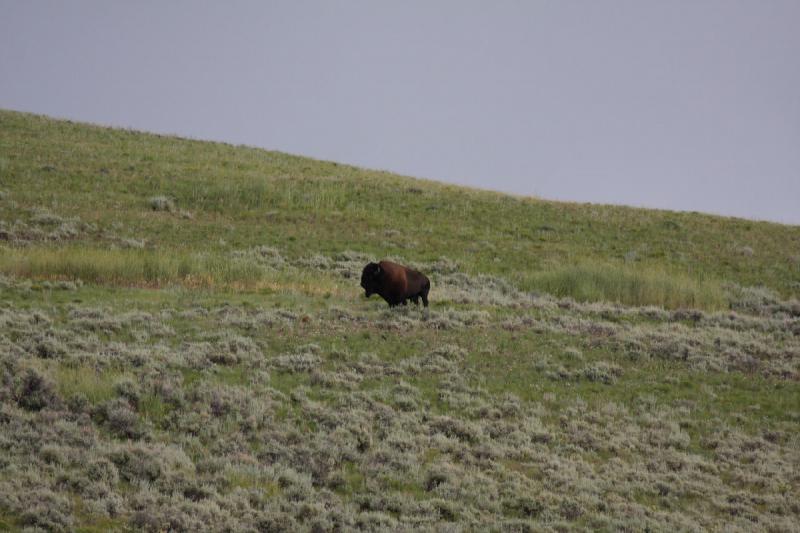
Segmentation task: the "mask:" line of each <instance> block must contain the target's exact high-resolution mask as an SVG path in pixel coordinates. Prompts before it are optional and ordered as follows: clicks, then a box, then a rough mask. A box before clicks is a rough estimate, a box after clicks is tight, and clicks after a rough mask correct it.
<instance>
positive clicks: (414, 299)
mask: <svg viewBox="0 0 800 533" xmlns="http://www.w3.org/2000/svg"><path fill="white" fill-rule="evenodd" d="M411 301H412V302H414V305H419V294H415V295H414V296H412V297H411Z"/></svg>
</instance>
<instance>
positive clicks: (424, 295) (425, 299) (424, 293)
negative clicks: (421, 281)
mask: <svg viewBox="0 0 800 533" xmlns="http://www.w3.org/2000/svg"><path fill="white" fill-rule="evenodd" d="M429 290H430V287H425V288H424V289H423V290H422V292H421V293H419V295H420V296H422V305H424V306H425V307H428V291H429Z"/></svg>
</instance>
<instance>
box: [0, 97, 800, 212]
mask: <svg viewBox="0 0 800 533" xmlns="http://www.w3.org/2000/svg"><path fill="white" fill-rule="evenodd" d="M0 110H5V111H11V112H14V113H24V114H30V115H35V116H40V117H44V118H47V119H52V120H57V121H66V122H72V123H80V124H86V125H89V126H94V127H99V128H109V129H114V130H125V131H131V132H134V133H141V134H145V135H156V136H162V137H173V138H177V139H184V140H189V141H196V142H208V143H214V144H216V143H218V144H225V145H229V146H234V147H243V148H248V149H254V150H263V151H266V152H278V153H282V154H286V155H289V156H293V157H300V158H306V159H313V160H316V161H321V162H327V163H336V164H337V165H346V166H351V167H355V168H358V169H361V170H367V171H372V172H385V173H388V174H393V175H396V176H400V177H404V178H410V179H415V180H422V181H432V182H435V183H439V184H442V185H452V186H456V187H463V188H466V189H472V190H477V191H486V192H493V193H499V194H504V195H508V196H516V197H521V198H530V199H535V200H540V201H546V202H554V203H564V204H581V205H597V206H613V207H626V208H631V209H645V210H651V211H668V212H674V213H685V214H701V215H709V216H716V217H722V218H734V219H740V220H747V221H751V222H766V223H770V224H778V225H783V226H800V222H794V223H793V222H782V221H780V220H770V219H759V218H752V217H746V216H740V215H731V214H726V213H716V212H713V211H699V210H689V209H676V208H670V207H659V206H649V205H635V204H628V203H615V202H597V201H591V200H574V199H569V198H554V197H549V196H540V195H536V194H526V193H519V192H514V191H506V190H502V189H493V188H490V187H488V186H481V185H470V184H465V183H457V182H452V181H444V180H441V179H438V178H436V177H434V176H423V175H414V174H407V173H402V172H398V171H396V170H393V169H391V168H379V167H371V166H365V165H360V164H357V163H352V162H348V161H340V160H335V159H325V158H321V157H315V156H313V155H309V154H302V153H296V152H287V151H285V150H278V149H274V148H270V147H266V146H258V145H255V144H248V143H242V142H232V141H228V140H224V139H212V138H201V137H195V136H192V135H188V134H182V133H176V132H168V131H154V130H146V129H141V128H136V127H130V126H124V125H119V124H109V123H102V122H95V121H87V120H83V119H80V118H75V117H67V116H55V115H50V114H45V113H39V112H35V111H26V110H19V109H8V108H0Z"/></svg>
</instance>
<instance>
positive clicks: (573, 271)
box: [527, 264, 728, 310]
mask: <svg viewBox="0 0 800 533" xmlns="http://www.w3.org/2000/svg"><path fill="white" fill-rule="evenodd" d="M527 282H528V285H529V288H530V289H533V290H539V291H542V292H546V293H549V294H552V295H554V296H558V297H569V298H574V299H575V300H577V301H580V302H587V301H610V302H619V303H622V304H625V305H635V306H645V305H656V306H661V307H665V308H667V309H679V308H699V309H708V310H721V309H726V308H727V307H728V300H727V297H726V296H725V292H724V290H723V288H722V286H721V285H719V284H718V283H714V282H712V281H709V280H703V279H695V278H691V277H689V276H687V275H685V274H680V273H674V272H667V271H666V270H663V269H654V268H646V267H631V266H612V265H603V264H578V265H570V266H564V267H558V268H553V269H551V270H546V271H543V272H538V273H534V274H532V275H531V276H530V277H529V278H528V280H527Z"/></svg>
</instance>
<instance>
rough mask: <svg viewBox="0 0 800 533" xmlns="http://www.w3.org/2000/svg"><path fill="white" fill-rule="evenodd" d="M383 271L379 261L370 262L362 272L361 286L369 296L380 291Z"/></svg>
mask: <svg viewBox="0 0 800 533" xmlns="http://www.w3.org/2000/svg"><path fill="white" fill-rule="evenodd" d="M382 273H383V271H382V270H381V266H380V265H379V264H378V263H370V264H368V265H367V266H365V267H364V270H363V271H362V272H361V287H362V288H363V289H364V293H365V295H366V296H367V298H369V297H370V296H372V295H373V294H375V293H376V292H378V288H379V287H380V283H381V274H382Z"/></svg>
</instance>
